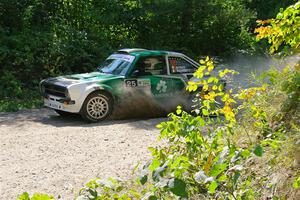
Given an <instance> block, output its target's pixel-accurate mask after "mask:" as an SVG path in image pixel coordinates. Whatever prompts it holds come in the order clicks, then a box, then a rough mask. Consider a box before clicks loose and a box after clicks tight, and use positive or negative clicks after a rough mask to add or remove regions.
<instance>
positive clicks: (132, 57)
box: [107, 54, 134, 63]
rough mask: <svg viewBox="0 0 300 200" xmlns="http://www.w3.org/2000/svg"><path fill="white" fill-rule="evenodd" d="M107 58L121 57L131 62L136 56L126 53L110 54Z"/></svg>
mask: <svg viewBox="0 0 300 200" xmlns="http://www.w3.org/2000/svg"><path fill="white" fill-rule="evenodd" d="M107 59H121V60H125V61H127V62H130V63H131V62H132V61H133V60H134V56H131V55H124V54H113V55H111V56H109V57H108V58H107Z"/></svg>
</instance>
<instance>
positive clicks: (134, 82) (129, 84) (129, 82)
mask: <svg viewBox="0 0 300 200" xmlns="http://www.w3.org/2000/svg"><path fill="white" fill-rule="evenodd" d="M125 84H126V87H137V86H138V84H137V80H125Z"/></svg>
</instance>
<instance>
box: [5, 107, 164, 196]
mask: <svg viewBox="0 0 300 200" xmlns="http://www.w3.org/2000/svg"><path fill="white" fill-rule="evenodd" d="M163 120H164V119H162V118H157V119H146V120H134V119H130V120H107V121H104V122H100V123H96V124H87V123H85V122H83V121H82V120H81V118H79V117H76V116H75V117H74V116H73V117H69V118H62V117H60V116H58V115H57V114H55V113H54V112H53V111H51V110H48V109H38V110H37V109H36V110H25V111H18V112H16V113H0V199H1V200H2V199H3V200H13V199H16V198H17V196H18V195H19V194H21V193H22V192H23V191H28V192H30V193H31V194H32V193H33V192H42V193H48V194H52V195H54V196H55V197H56V198H57V197H58V195H60V196H61V197H62V199H73V198H74V195H75V194H77V192H78V190H79V189H80V188H81V187H82V186H83V185H84V183H86V182H87V181H88V180H90V179H93V178H96V177H101V178H108V177H119V178H121V179H126V178H128V177H130V176H132V170H133V168H134V166H135V165H136V164H137V163H138V162H139V161H142V163H144V162H145V161H147V160H149V158H150V152H149V151H148V149H147V147H148V146H156V145H157V141H156V138H157V136H158V134H159V131H158V130H157V129H156V128H155V126H156V124H158V123H159V122H161V121H163Z"/></svg>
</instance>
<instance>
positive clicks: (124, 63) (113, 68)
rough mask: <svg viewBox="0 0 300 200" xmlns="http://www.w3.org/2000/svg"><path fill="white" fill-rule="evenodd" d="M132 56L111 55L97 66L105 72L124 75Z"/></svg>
mask: <svg viewBox="0 0 300 200" xmlns="http://www.w3.org/2000/svg"><path fill="white" fill-rule="evenodd" d="M133 59H134V57H132V56H124V55H111V56H110V57H108V58H107V59H106V60H105V61H104V62H103V63H102V64H101V65H100V66H99V67H98V71H100V72H102V73H106V74H114V75H121V76H124V75H125V74H126V72H127V70H128V68H129V67H130V65H131V63H132V61H133Z"/></svg>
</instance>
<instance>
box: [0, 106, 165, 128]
mask: <svg viewBox="0 0 300 200" xmlns="http://www.w3.org/2000/svg"><path fill="white" fill-rule="evenodd" d="M164 120H166V118H161V116H155V117H153V116H147V117H145V116H136V115H134V116H127V117H124V116H121V117H120V116H117V117H116V116H114V117H113V118H110V119H106V120H104V121H101V122H98V123H88V122H85V121H84V120H83V119H82V118H81V117H80V115H77V114H71V115H70V116H68V117H62V116H59V115H58V114H56V113H55V112H54V111H52V110H50V109H47V108H42V109H31V110H21V111H17V112H10V113H0V128H1V126H18V127H22V126H28V125H30V124H31V123H39V124H43V125H49V126H54V127H103V126H110V125H117V124H129V125H130V126H134V127H135V128H138V129H155V126H156V125H157V124H158V123H160V122H162V121H164Z"/></svg>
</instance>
